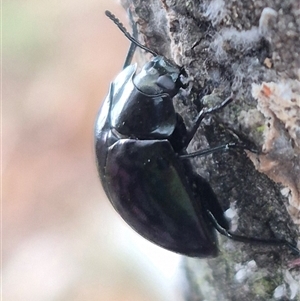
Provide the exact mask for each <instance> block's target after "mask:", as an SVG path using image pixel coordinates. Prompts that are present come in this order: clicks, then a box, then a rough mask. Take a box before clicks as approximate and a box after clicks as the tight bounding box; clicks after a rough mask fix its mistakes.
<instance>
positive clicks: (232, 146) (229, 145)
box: [179, 142, 257, 159]
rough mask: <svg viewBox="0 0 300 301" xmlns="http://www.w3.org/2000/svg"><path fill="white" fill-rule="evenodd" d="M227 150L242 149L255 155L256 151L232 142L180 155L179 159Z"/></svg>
mask: <svg viewBox="0 0 300 301" xmlns="http://www.w3.org/2000/svg"><path fill="white" fill-rule="evenodd" d="M229 149H242V150H245V149H246V150H249V151H251V152H253V153H257V150H255V149H252V148H249V147H247V146H246V145H244V144H236V143H234V142H232V143H227V144H223V145H219V146H216V147H212V148H207V149H202V150H199V151H196V152H193V153H189V154H185V155H180V156H179V158H180V159H187V158H192V157H196V156H207V155H210V154H212V153H215V152H219V151H227V150H229Z"/></svg>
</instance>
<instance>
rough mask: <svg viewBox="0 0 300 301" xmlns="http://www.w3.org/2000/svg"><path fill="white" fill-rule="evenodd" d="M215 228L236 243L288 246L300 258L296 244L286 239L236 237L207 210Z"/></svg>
mask: <svg viewBox="0 0 300 301" xmlns="http://www.w3.org/2000/svg"><path fill="white" fill-rule="evenodd" d="M206 212H207V214H208V216H209V218H210V220H211V222H212V224H213V226H214V227H215V229H216V230H217V231H218V232H219V233H220V234H222V235H224V236H226V237H228V238H230V239H233V240H236V241H240V242H245V243H258V244H268V245H270V244H271V245H277V246H283V245H285V246H287V247H289V248H290V249H291V250H292V251H293V253H294V254H296V255H299V256H300V250H299V249H298V248H297V247H296V245H295V244H292V243H290V242H288V241H287V240H284V239H282V240H281V239H262V238H256V237H248V236H241V235H236V234H234V233H231V232H230V231H228V230H227V229H225V228H223V227H222V226H221V225H220V224H219V223H218V221H217V220H216V218H215V217H214V215H213V214H212V213H211V212H210V211H209V210H207V211H206Z"/></svg>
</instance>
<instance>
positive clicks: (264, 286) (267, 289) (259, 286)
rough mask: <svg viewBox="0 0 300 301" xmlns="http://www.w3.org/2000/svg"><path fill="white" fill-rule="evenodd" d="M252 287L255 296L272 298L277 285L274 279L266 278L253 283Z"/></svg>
mask: <svg viewBox="0 0 300 301" xmlns="http://www.w3.org/2000/svg"><path fill="white" fill-rule="evenodd" d="M252 287H253V292H254V293H255V295H257V296H260V297H264V298H267V297H271V296H272V294H273V292H274V289H275V287H276V284H275V283H274V279H271V278H269V277H264V278H260V279H257V280H256V281H255V282H253V285H252Z"/></svg>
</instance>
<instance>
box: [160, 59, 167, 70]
mask: <svg viewBox="0 0 300 301" xmlns="http://www.w3.org/2000/svg"><path fill="white" fill-rule="evenodd" d="M160 65H161V66H162V67H163V68H166V66H167V64H166V62H165V61H164V60H161V61H160Z"/></svg>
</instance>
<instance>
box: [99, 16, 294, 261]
mask: <svg viewBox="0 0 300 301" xmlns="http://www.w3.org/2000/svg"><path fill="white" fill-rule="evenodd" d="M106 15H107V16H108V17H109V18H110V19H112V20H113V21H114V23H115V24H116V25H117V26H118V27H119V28H120V29H121V30H122V32H123V33H124V34H125V35H126V36H127V37H128V38H129V39H130V41H131V42H132V45H137V46H139V47H141V48H143V49H144V50H146V51H148V52H150V53H151V54H153V55H154V58H153V59H152V60H150V61H149V62H148V63H146V64H145V65H144V66H143V68H142V69H141V71H140V72H139V73H138V74H136V66H135V65H129V66H125V69H123V71H121V72H120V74H119V75H118V76H117V78H116V79H115V80H114V82H113V83H111V85H110V90H109V93H108V96H107V98H106V99H105V101H104V103H103V104H102V107H101V109H100V111H99V114H98V116H97V120H96V124H95V140H96V143H95V147H96V157H97V165H98V171H99V175H100V179H101V182H102V185H103V188H104V190H105V192H106V194H107V196H108V198H109V200H110V201H111V203H112V205H113V206H114V208H115V209H116V211H117V212H118V213H119V214H120V215H121V216H122V218H123V219H124V220H125V221H126V222H127V223H128V224H129V225H130V226H131V227H132V228H133V229H134V230H135V231H137V232H138V233H139V234H141V235H142V236H144V237H145V238H146V239H148V240H150V241H152V242H153V243H155V244H157V245H159V246H161V247H163V248H166V249H168V250H170V251H174V252H177V253H180V254H183V255H187V256H193V257H207V256H216V255H217V253H218V247H217V238H216V231H215V229H216V230H218V231H219V232H220V233H221V234H223V235H226V236H227V237H229V238H232V239H235V240H238V241H243V242H258V243H270V244H278V245H282V244H285V245H287V246H289V247H290V248H291V249H292V250H293V251H295V252H299V250H298V249H297V248H296V247H295V246H293V245H292V244H291V243H289V242H288V241H285V240H264V239H257V238H249V237H242V236H238V235H235V234H232V233H230V232H229V231H228V229H229V225H228V222H227V220H226V219H225V217H224V214H223V213H224V212H223V209H222V208H221V206H220V204H219V202H218V200H217V197H216V195H215V194H214V192H213V190H212V189H211V187H210V185H209V183H207V181H206V180H204V179H203V178H202V177H201V176H199V175H198V174H196V173H195V172H194V171H193V168H192V165H191V163H190V161H189V160H188V159H187V158H189V157H192V156H196V155H204V154H208V153H212V152H215V151H219V150H224V149H227V148H229V147H238V146H237V145H235V144H227V145H222V146H220V147H216V148H213V149H208V150H203V151H199V152H196V153H193V154H187V153H186V148H187V146H188V144H189V143H190V141H191V139H192V138H193V136H194V134H195V132H196V130H197V128H198V126H199V124H200V122H201V120H202V119H203V118H204V117H205V116H206V115H207V114H209V113H212V112H214V111H216V110H218V109H220V108H223V107H224V106H225V105H227V104H229V103H230V102H231V101H232V97H229V98H227V99H226V100H225V101H224V102H222V103H221V104H220V105H219V106H217V107H214V108H212V109H206V110H205V109H203V110H202V111H201V112H200V113H199V115H198V117H197V120H196V122H195V126H194V127H193V128H192V129H191V130H190V131H187V129H186V127H185V125H184V123H183V120H182V118H181V117H180V115H179V114H177V113H176V112H175V110H174V106H173V101H172V100H173V97H174V96H175V95H176V94H177V93H178V92H179V89H181V88H186V86H185V85H184V84H183V82H182V77H183V76H185V73H184V70H183V68H181V67H178V66H176V65H175V64H173V63H171V62H169V61H168V60H167V59H165V58H164V57H162V56H159V55H157V54H156V53H155V52H153V51H152V50H150V49H148V48H147V47H145V46H144V45H141V44H140V43H139V42H138V41H137V40H136V39H135V38H133V37H132V36H131V35H130V34H129V33H128V32H127V31H126V29H125V28H124V26H123V25H122V24H121V23H120V21H119V20H118V19H117V18H116V17H115V16H114V15H112V14H111V13H110V12H108V11H106ZM127 61H128V60H127ZM125 65H127V63H126V64H125Z"/></svg>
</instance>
